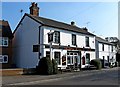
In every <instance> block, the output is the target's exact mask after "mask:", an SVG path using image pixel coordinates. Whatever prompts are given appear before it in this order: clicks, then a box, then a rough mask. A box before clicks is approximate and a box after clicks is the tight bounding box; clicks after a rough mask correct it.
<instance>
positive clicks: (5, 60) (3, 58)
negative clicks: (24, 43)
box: [0, 55, 8, 63]
mask: <svg viewBox="0 0 120 87" xmlns="http://www.w3.org/2000/svg"><path fill="white" fill-rule="evenodd" d="M0 63H8V55H0Z"/></svg>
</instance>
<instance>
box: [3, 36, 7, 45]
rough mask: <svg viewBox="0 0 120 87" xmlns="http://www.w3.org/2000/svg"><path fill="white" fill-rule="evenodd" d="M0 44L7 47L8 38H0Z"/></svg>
mask: <svg viewBox="0 0 120 87" xmlns="http://www.w3.org/2000/svg"><path fill="white" fill-rule="evenodd" d="M2 44H3V46H8V38H7V37H3V38H2Z"/></svg>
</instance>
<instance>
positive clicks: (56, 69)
mask: <svg viewBox="0 0 120 87" xmlns="http://www.w3.org/2000/svg"><path fill="white" fill-rule="evenodd" d="M52 64H53V74H57V73H58V67H57V63H56V60H55V59H52Z"/></svg>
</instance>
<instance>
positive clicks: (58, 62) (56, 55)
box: [54, 52, 61, 65]
mask: <svg viewBox="0 0 120 87" xmlns="http://www.w3.org/2000/svg"><path fill="white" fill-rule="evenodd" d="M54 58H55V60H56V61H57V64H59V65H60V64H61V62H60V61H61V60H60V52H54Z"/></svg>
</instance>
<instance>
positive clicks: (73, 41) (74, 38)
mask: <svg viewBox="0 0 120 87" xmlns="http://www.w3.org/2000/svg"><path fill="white" fill-rule="evenodd" d="M72 45H76V35H75V34H72Z"/></svg>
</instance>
